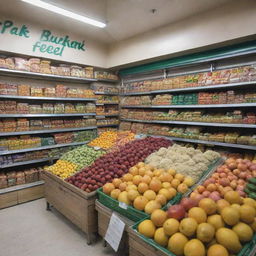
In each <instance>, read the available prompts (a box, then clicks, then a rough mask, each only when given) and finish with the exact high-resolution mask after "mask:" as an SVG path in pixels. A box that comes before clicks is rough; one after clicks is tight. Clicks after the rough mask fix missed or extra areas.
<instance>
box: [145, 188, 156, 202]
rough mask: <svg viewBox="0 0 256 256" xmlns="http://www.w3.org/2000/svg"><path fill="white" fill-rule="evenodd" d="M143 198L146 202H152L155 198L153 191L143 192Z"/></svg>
mask: <svg viewBox="0 0 256 256" xmlns="http://www.w3.org/2000/svg"><path fill="white" fill-rule="evenodd" d="M143 196H145V197H146V198H147V199H148V200H154V199H155V198H156V192H155V191H153V190H147V191H145V192H144V194H143Z"/></svg>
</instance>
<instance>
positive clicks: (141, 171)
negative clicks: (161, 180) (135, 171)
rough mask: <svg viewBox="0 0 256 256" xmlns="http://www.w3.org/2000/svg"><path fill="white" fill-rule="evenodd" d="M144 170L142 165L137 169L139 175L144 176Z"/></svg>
mask: <svg viewBox="0 0 256 256" xmlns="http://www.w3.org/2000/svg"><path fill="white" fill-rule="evenodd" d="M145 172H146V169H145V168H144V167H141V168H140V169H139V175H141V176H144V175H145Z"/></svg>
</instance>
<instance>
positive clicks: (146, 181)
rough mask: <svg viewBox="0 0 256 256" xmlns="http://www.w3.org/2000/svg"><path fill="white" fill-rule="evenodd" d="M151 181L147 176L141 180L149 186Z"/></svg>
mask: <svg viewBox="0 0 256 256" xmlns="http://www.w3.org/2000/svg"><path fill="white" fill-rule="evenodd" d="M150 181H151V177H150V176H149V175H144V176H143V177H142V179H141V182H144V183H147V184H149V183H150Z"/></svg>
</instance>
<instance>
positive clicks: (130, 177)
mask: <svg viewBox="0 0 256 256" xmlns="http://www.w3.org/2000/svg"><path fill="white" fill-rule="evenodd" d="M132 179H133V175H132V174H130V173H126V174H125V175H124V176H123V181H132Z"/></svg>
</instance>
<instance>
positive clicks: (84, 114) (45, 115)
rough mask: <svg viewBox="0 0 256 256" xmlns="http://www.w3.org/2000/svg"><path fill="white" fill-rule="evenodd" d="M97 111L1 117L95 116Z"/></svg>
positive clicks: (6, 116) (5, 116)
mask: <svg viewBox="0 0 256 256" xmlns="http://www.w3.org/2000/svg"><path fill="white" fill-rule="evenodd" d="M95 115H96V113H81V114H79V113H78V114H2V115H0V118H13V117H64V116H95Z"/></svg>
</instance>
